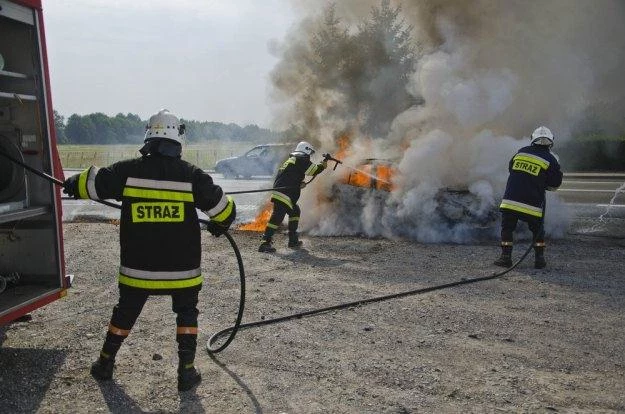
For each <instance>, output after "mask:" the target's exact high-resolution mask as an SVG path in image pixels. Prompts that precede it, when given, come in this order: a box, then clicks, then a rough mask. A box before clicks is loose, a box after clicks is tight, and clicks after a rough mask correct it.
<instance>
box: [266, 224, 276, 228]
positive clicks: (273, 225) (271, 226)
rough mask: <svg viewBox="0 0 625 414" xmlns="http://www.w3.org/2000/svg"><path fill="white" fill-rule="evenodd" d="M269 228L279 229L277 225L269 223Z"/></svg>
mask: <svg viewBox="0 0 625 414" xmlns="http://www.w3.org/2000/svg"><path fill="white" fill-rule="evenodd" d="M267 227H269V228H270V229H277V228H278V225H277V224H272V223H267Z"/></svg>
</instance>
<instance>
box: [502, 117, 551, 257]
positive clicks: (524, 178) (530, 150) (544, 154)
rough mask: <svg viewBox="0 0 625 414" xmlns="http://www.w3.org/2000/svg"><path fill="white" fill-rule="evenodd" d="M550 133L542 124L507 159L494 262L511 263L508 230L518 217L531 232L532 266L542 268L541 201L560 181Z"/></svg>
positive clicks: (542, 231) (509, 234) (510, 243)
mask: <svg viewBox="0 0 625 414" xmlns="http://www.w3.org/2000/svg"><path fill="white" fill-rule="evenodd" d="M552 146H553V134H552V133H551V131H550V130H549V129H548V128H546V127H544V126H541V127H538V128H536V130H535V131H534V132H533V133H532V142H531V145H529V146H526V147H523V148H521V149H520V150H519V151H518V152H517V153H516V154H515V155H514V157H512V159H511V160H510V165H509V167H508V171H509V173H510V175H509V176H508V182H507V184H506V192H505V194H504V197H503V200H502V201H501V205H500V206H499V209H500V210H501V256H500V257H499V259H497V260H496V261H495V263H494V264H495V265H497V266H502V267H510V266H512V246H513V237H512V234H513V232H514V230H515V228H516V225H517V222H518V221H519V220H522V221H525V222H526V223H527V225H528V227H529V229H530V230H531V232H532V235H533V236H534V239H533V240H534V267H535V268H536V269H542V268H544V267H545V266H546V265H547V262H546V261H545V255H544V253H545V230H544V226H543V222H544V217H543V215H544V204H545V191H546V190H548V191H554V190H556V189H557V188H558V187H559V186H560V184H562V171H560V163H559V162H558V157H557V156H556V155H555V154H554V153H552V152H551V147H552Z"/></svg>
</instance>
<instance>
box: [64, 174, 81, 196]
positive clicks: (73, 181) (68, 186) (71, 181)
mask: <svg viewBox="0 0 625 414" xmlns="http://www.w3.org/2000/svg"><path fill="white" fill-rule="evenodd" d="M79 176H80V175H79V174H76V175H72V176H71V177H69V178H68V179H67V180H65V181H64V182H63V192H64V193H65V194H67V195H68V196H70V197H73V198H78V177H79Z"/></svg>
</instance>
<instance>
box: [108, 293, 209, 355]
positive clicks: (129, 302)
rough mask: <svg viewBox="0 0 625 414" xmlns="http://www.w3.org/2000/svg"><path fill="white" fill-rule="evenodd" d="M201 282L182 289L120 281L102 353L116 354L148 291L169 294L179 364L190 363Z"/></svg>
mask: <svg viewBox="0 0 625 414" xmlns="http://www.w3.org/2000/svg"><path fill="white" fill-rule="evenodd" d="M201 288H202V286H201V285H199V286H194V287H191V288H185V289H171V290H168V291H167V292H158V291H154V290H146V289H139V288H134V287H130V286H126V285H121V284H120V285H119V302H118V303H117V305H115V307H114V308H113V316H112V317H111V323H110V325H109V330H108V332H107V334H106V340H105V342H104V346H103V347H102V353H101V355H102V356H103V357H106V358H113V359H114V358H115V355H116V354H117V351H118V350H119V347H120V346H121V344H122V342H123V341H124V339H126V337H127V336H128V334H129V333H130V330H131V329H132V327H133V326H134V324H135V322H136V321H137V318H138V317H139V314H140V313H141V310H142V309H143V306H144V305H145V302H146V301H147V299H148V297H150V295H155V294H158V295H163V294H166V295H169V296H171V303H172V305H171V308H172V310H173V311H174V313H176V327H177V330H176V341H177V342H178V356H179V359H180V364H182V365H187V364H189V363H193V359H194V358H195V350H196V348H197V316H198V313H199V312H198V309H197V303H198V294H199V292H200V289H201Z"/></svg>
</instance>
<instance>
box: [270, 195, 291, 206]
mask: <svg viewBox="0 0 625 414" xmlns="http://www.w3.org/2000/svg"><path fill="white" fill-rule="evenodd" d="M271 199H272V200H276V201H279V202H281V203H283V204H286V206H287V207H288V208H289V209H293V203H292V202H291V199H290V198H289V197H288V196H286V195H284V194H282V193H278V192H277V191H276V192H273V193H272V194H271Z"/></svg>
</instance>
